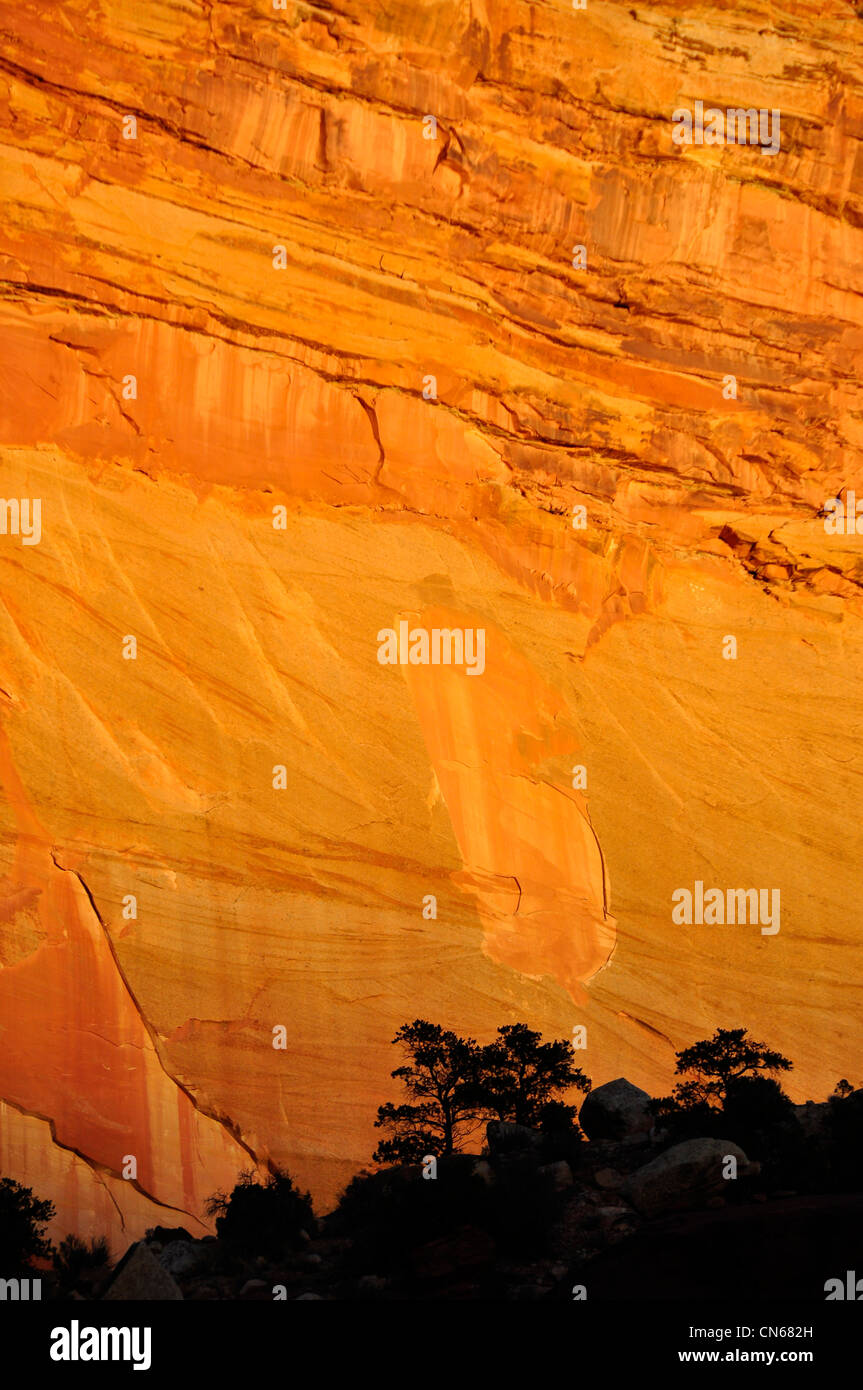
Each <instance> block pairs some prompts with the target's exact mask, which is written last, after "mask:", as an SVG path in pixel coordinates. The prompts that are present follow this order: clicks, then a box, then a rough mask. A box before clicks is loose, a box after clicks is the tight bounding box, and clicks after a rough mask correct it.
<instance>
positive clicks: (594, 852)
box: [0, 0, 863, 1249]
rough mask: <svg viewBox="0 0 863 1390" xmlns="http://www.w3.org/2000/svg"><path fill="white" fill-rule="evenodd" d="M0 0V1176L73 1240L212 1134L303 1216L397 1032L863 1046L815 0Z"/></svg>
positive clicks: (599, 1046)
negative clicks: (447, 643) (444, 654)
mask: <svg viewBox="0 0 863 1390" xmlns="http://www.w3.org/2000/svg"><path fill="white" fill-rule="evenodd" d="M0 18H2V24H0V125H2V130H0V187H2V191H3V207H4V216H3V219H2V223H0V392H2V400H0V451H2V459H1V460H0V462H2V474H0V476H2V488H0V492H2V495H3V498H5V499H9V498H39V499H41V505H42V536H41V540H40V542H39V544H38V545H29V546H28V545H23V544H22V543H21V538H20V537H19V536H15V535H13V534H5V535H0V719H2V730H3V737H2V743H0V784H2V798H0V967H2V968H0V1172H3V1173H4V1174H5V1173H8V1174H10V1175H11V1176H14V1177H18V1178H20V1179H22V1180H26V1181H27V1182H28V1183H30V1184H31V1185H32V1186H34V1188H35V1189H36V1190H37V1191H38V1192H39V1194H40V1195H43V1196H50V1197H51V1198H52V1199H53V1200H54V1201H55V1203H56V1205H57V1208H58V1217H57V1220H56V1222H55V1227H54V1229H55V1233H56V1234H59V1235H62V1234H64V1233H65V1232H66V1231H67V1230H70V1229H77V1230H81V1231H83V1232H84V1233H86V1234H91V1233H96V1234H98V1233H101V1232H103V1231H104V1232H106V1233H108V1234H109V1235H110V1237H111V1239H112V1242H113V1243H114V1246H115V1249H117V1248H118V1247H119V1248H122V1246H123V1244H124V1243H125V1241H126V1240H127V1239H128V1238H132V1237H134V1236H137V1235H138V1234H140V1233H141V1232H142V1231H143V1229H144V1228H145V1227H146V1226H148V1225H152V1224H155V1223H156V1222H158V1221H161V1222H162V1223H163V1224H173V1223H174V1222H175V1221H182V1222H184V1223H185V1224H186V1225H190V1223H191V1224H192V1225H194V1224H195V1223H196V1222H197V1223H200V1222H202V1221H203V1222H204V1223H205V1222H206V1218H205V1216H204V1211H203V1203H204V1200H205V1198H206V1197H207V1196H208V1195H209V1194H210V1193H211V1192H212V1191H213V1190H214V1189H215V1188H218V1187H224V1186H225V1185H230V1184H231V1183H232V1181H233V1179H234V1176H235V1175H236V1173H237V1172H238V1171H239V1170H240V1169H241V1168H243V1167H249V1166H252V1165H253V1163H254V1162H258V1163H259V1164H261V1165H264V1164H265V1163H266V1162H267V1161H268V1160H270V1161H278V1162H286V1163H287V1164H288V1165H289V1167H290V1168H291V1171H292V1172H293V1173H294V1174H295V1175H296V1176H297V1177H298V1178H299V1179H300V1180H301V1182H302V1183H304V1184H305V1185H308V1186H310V1187H311V1188H312V1190H313V1193H314V1195H315V1198H316V1200H317V1202H318V1206H319V1208H322V1209H323V1208H326V1206H327V1205H328V1203H330V1202H331V1201H332V1199H333V1198H334V1196H335V1194H336V1193H337V1191H338V1190H339V1188H340V1186H341V1185H343V1183H344V1182H345V1180H346V1179H347V1177H348V1176H350V1174H351V1173H352V1172H354V1171H356V1170H357V1169H358V1168H359V1167H360V1166H361V1165H362V1164H364V1163H366V1162H367V1161H368V1157H369V1154H370V1152H371V1149H372V1148H373V1147H374V1144H375V1142H376V1139H377V1137H378V1136H377V1134H376V1131H375V1130H374V1128H373V1120H374V1115H375V1109H376V1106H377V1105H378V1104H379V1103H381V1102H382V1101H383V1100H384V1099H387V1098H391V1097H394V1090H393V1086H394V1083H392V1082H390V1080H389V1072H390V1070H391V1068H392V1067H393V1066H394V1065H396V1064H397V1059H396V1057H395V1054H394V1051H393V1049H392V1048H391V1046H390V1039H391V1037H392V1035H393V1033H394V1031H395V1029H396V1028H397V1027H398V1026H399V1025H400V1024H401V1023H403V1022H404V1021H406V1020H407V1019H411V1018H414V1017H417V1016H421V1017H427V1018H431V1019H434V1020H436V1021H440V1022H442V1023H444V1024H445V1025H446V1026H448V1027H453V1028H456V1029H458V1030H460V1031H463V1032H465V1033H469V1034H472V1035H474V1036H476V1037H479V1038H481V1039H483V1040H485V1039H487V1038H488V1037H490V1036H491V1034H492V1033H493V1031H494V1029H495V1028H496V1027H497V1026H498V1025H499V1024H501V1023H504V1022H507V1021H514V1020H517V1019H525V1020H527V1021H528V1022H530V1023H531V1024H532V1025H533V1026H535V1027H539V1028H541V1029H542V1030H543V1031H544V1032H545V1033H546V1034H547V1035H558V1036H560V1035H568V1034H569V1033H570V1032H571V1030H572V1028H573V1026H574V1025H575V1024H585V1025H586V1026H587V1029H588V1048H587V1051H586V1053H585V1054H584V1056H583V1058H582V1057H580V1058H579V1060H580V1061H582V1062H583V1065H584V1067H585V1069H586V1070H587V1071H588V1073H589V1074H590V1075H592V1077H593V1078H594V1081H595V1082H600V1081H603V1080H608V1079H610V1078H611V1077H614V1076H617V1075H619V1074H621V1073H625V1074H626V1075H627V1076H628V1077H630V1079H631V1080H633V1081H634V1082H636V1083H638V1084H640V1085H643V1086H645V1087H647V1088H650V1089H654V1090H657V1091H666V1090H667V1089H668V1088H669V1086H670V1084H671V1079H672V1070H673V1061H674V1050H675V1049H676V1048H679V1047H681V1046H684V1045H686V1044H687V1043H689V1042H691V1041H693V1040H694V1039H695V1038H697V1037H701V1036H704V1035H706V1034H709V1033H710V1032H712V1031H713V1029H714V1028H715V1027H716V1026H718V1025H721V1026H747V1027H749V1028H750V1029H751V1030H752V1032H753V1033H754V1034H755V1035H756V1036H757V1037H763V1038H764V1039H765V1040H767V1041H769V1042H770V1043H771V1045H773V1046H776V1047H779V1048H780V1049H781V1050H783V1051H784V1052H786V1053H787V1054H788V1055H789V1056H791V1057H792V1058H793V1060H794V1062H795V1071H794V1072H793V1073H792V1075H791V1078H790V1080H789V1083H788V1089H789V1090H790V1092H791V1093H792V1094H793V1095H794V1096H795V1098H803V1097H810V1096H812V1097H815V1098H822V1097H823V1096H824V1095H825V1094H826V1093H828V1092H829V1091H830V1090H831V1089H832V1086H833V1085H834V1084H835V1082H836V1080H837V1079H838V1078H839V1076H841V1075H844V1074H849V1076H850V1079H852V1080H853V1081H860V1080H861V1079H863V1078H861V1077H860V1076H858V1074H857V1073H856V1072H855V1071H854V1065H855V1058H857V1057H859V1055H860V1044H861V1040H863V1037H861V1035H863V1022H861V1011H860V984H861V979H863V939H861V914H860V907H859V904H860V901H861V897H863V868H861V865H863V833H861V829H860V815H859V812H860V806H861V768H863V761H861V760H863V732H861V731H863V697H861V687H860V674H861V657H863V628H861V621H860V620H861V615H863V536H856V535H830V534H827V532H826V531H825V527H824V523H823V518H822V517H820V516H819V511H820V510H821V509H822V508H823V506H824V503H825V500H826V499H828V498H830V497H833V496H834V495H836V493H837V492H838V491H839V490H840V489H843V488H846V489H852V490H853V489H855V488H856V489H857V491H858V493H859V495H860V496H861V498H863V469H861V461H863V387H861V384H860V376H861V372H860V369H861V363H863V311H861V303H863V301H862V300H861V270H860V267H861V265H863V154H861V137H863V45H861V39H863V19H861V18H859V17H858V16H857V15H856V7H855V6H854V5H852V4H849V3H846V0H817V3H816V0H811V3H810V0H800V3H796V4H794V5H793V6H790V5H787V6H786V5H770V6H764V5H761V4H757V3H754V0H740V3H735V4H723V3H713V4H710V5H696V6H682V5H678V4H663V3H658V4H651V5H650V6H649V7H648V6H645V5H642V4H636V5H635V6H631V5H629V4H618V3H601V0H588V3H587V7H586V9H585V10H584V11H574V10H573V9H572V8H571V6H570V5H568V4H567V3H566V0H556V3H542V4H538V3H534V4H530V3H521V0H499V3H496V4H494V5H488V6H486V5H484V4H483V3H482V0H464V2H463V3H462V2H461V0H460V2H459V3H456V2H455V0H436V3H416V0H412V3H410V4H408V3H405V2H404V0H385V3H383V4H374V5H372V4H368V3H364V2H363V0H344V3H343V2H342V0H338V3H337V4H334V5H332V6H330V5H326V6H324V5H317V4H311V3H309V4H306V3H294V2H293V0H288V3H287V7H286V9H285V10H275V9H274V8H273V6H272V3H271V0H253V2H251V0H250V2H249V3H234V0H203V2H202V3H201V4H200V5H198V4H195V5H184V4H180V3H175V2H172V0H165V3H156V0H141V3H137V4H134V5H130V4H127V3H120V0H99V3H96V4H94V3H92V0H64V3H63V4H62V5H57V4H55V3H51V4H48V3H44V4H43V3H37V0H22V2H21V3H18V4H15V5H12V4H11V3H3V4H0ZM699 99H700V100H704V102H705V104H711V103H712V104H714V105H717V106H721V107H723V108H724V107H728V106H740V107H759V108H760V107H764V108H768V109H774V108H775V109H779V110H780V111H781V117H782V126H781V129H782V145H781V149H780V152H779V153H778V154H777V155H776V156H775V157H770V156H764V155H762V154H761V152H760V151H759V150H758V149H757V148H749V147H722V146H720V147H714V146H711V147H708V146H691V147H688V148H686V147H680V146H677V145H675V144H674V142H673V141H672V138H671V130H672V126H671V113H672V111H673V110H674V109H675V108H677V107H680V106H686V107H691V106H692V105H693V103H694V102H695V101H696V100H699ZM427 115H434V116H435V118H436V121H437V133H436V136H435V138H434V139H426V138H424V124H423V117H424V116H427ZM129 116H134V117H135V120H136V124H137V130H136V138H135V139H125V138H124V134H123V132H124V122H125V124H126V127H127V129H128V122H127V121H126V119H125V118H128V117H129ZM579 244H581V245H584V247H585V249H586V254H587V267H586V269H583V270H578V269H575V268H573V264H572V261H573V248H574V247H575V246H576V245H579ZM275 248H283V251H282V252H281V253H279V252H276V249H275ZM280 259H282V260H283V261H284V268H283V269H277V268H275V264H274V261H275V262H278V261H279V260H280ZM729 375H733V376H734V377H735V378H736V380H737V396H736V399H726V398H725V395H724V394H723V383H724V380H725V378H726V377H728V376H729ZM129 376H134V377H135V378H136V383H137V391H136V394H134V395H130V388H129V385H128V381H127V378H128V377H129ZM430 377H433V378H435V382H434V385H435V386H436V398H435V395H434V393H433V392H432V390H431V385H430V383H429V380H428V378H430ZM124 383H125V384H124ZM424 390H425V395H424ZM429 397H430V398H429ZM280 507H281V508H284V509H285V510H284V512H283V513H281V514H279V515H278V517H277V518H274V508H280ZM574 507H584V508H585V509H586V511H585V517H586V527H585V529H574V527H573V525H572V520H573V518H574V514H573V508H574ZM274 519H278V520H283V521H284V525H283V526H282V527H277V526H275V525H274ZM403 618H406V619H408V620H409V621H410V622H411V623H414V624H416V623H424V624H426V625H428V626H433V625H439V626H447V627H482V628H484V629H485V631H486V633H487V653H486V669H485V672H484V673H483V674H482V676H477V677H473V678H471V677H469V676H467V674H466V673H465V672H464V671H463V670H457V669H446V668H443V667H412V666H405V667H402V666H398V665H397V666H382V665H380V664H379V662H378V660H377V645H378V643H377V635H378V633H379V632H380V631H381V630H383V629H386V628H389V627H393V626H397V625H398V622H399V621H400V620H401V619H403ZM728 635H733V636H735V637H736V639H737V644H738V655H737V659H736V660H724V659H723V656H722V651H723V642H724V639H725V638H726V637H727V636H728ZM128 636H135V638H136V640H137V659H136V660H134V661H131V660H124V659H123V649H124V640H125V639H126V638H127V637H128ZM278 765H283V766H284V767H285V769H286V786H285V787H284V788H283V789H276V788H274V786H273V769H274V767H276V766H278ZM576 765H582V766H584V767H585V769H586V773H587V787H586V789H584V790H581V789H574V788H573V777H572V771H573V767H574V766H576ZM696 879H703V880H704V881H705V882H707V883H709V884H718V885H721V886H723V887H724V886H728V887H732V886H734V887H736V886H741V887H743V886H745V887H750V886H768V887H774V888H776V887H778V888H779V889H780V890H781V895H782V926H781V930H780V932H779V933H778V934H777V935H775V936H772V937H767V936H762V935H761V933H760V931H759V929H758V927H757V926H733V927H722V928H719V927H717V928H707V927H696V926H693V927H681V926H675V925H674V924H673V923H672V920H671V894H672V892H673V891H674V889H676V888H678V887H687V886H688V887H690V888H691V887H692V885H693V883H694V881H695V880H696ZM130 894H131V895H134V896H135V897H136V899H137V917H135V918H134V919H132V918H129V917H128V916H125V917H124V915H123V908H124V899H126V898H127V897H128V895H130ZM430 894H433V895H434V896H435V897H436V898H437V917H436V919H429V918H427V917H424V916H423V912H422V904H423V900H424V898H425V897H427V895H430ZM280 1024H281V1025H283V1026H284V1027H285V1028H286V1029H287V1048H286V1050H284V1051H281V1050H276V1049H274V1048H273V1046H272V1036H273V1028H274V1027H276V1026H277V1025H280ZM399 1060H400V1059H399ZM130 1154H131V1155H134V1156H135V1157H136V1160H137V1178H136V1179H135V1180H134V1181H130V1180H128V1179H124V1177H123V1167H124V1163H125V1161H126V1156H127V1155H130ZM195 1228H196V1229H198V1228H199V1227H198V1226H196V1227H195Z"/></svg>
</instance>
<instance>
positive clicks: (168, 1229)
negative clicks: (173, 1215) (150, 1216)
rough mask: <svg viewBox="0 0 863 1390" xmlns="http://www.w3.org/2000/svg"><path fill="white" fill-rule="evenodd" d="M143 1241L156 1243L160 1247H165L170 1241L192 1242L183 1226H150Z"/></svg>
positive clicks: (190, 1236) (191, 1237)
mask: <svg viewBox="0 0 863 1390" xmlns="http://www.w3.org/2000/svg"><path fill="white" fill-rule="evenodd" d="M145 1239H146V1240H148V1241H158V1243H159V1244H160V1245H167V1244H168V1243H169V1242H170V1241H172V1240H193V1239H194V1237H193V1236H192V1235H190V1234H189V1232H188V1231H187V1230H186V1228H185V1226H151V1227H150V1228H149V1230H148V1231H147V1234H146V1236H145Z"/></svg>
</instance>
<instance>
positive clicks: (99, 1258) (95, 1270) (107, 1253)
mask: <svg viewBox="0 0 863 1390" xmlns="http://www.w3.org/2000/svg"><path fill="white" fill-rule="evenodd" d="M110 1262H111V1249H110V1246H109V1245H108V1241H107V1239H106V1238H105V1236H95V1237H92V1238H91V1239H90V1240H89V1241H84V1240H81V1238H80V1237H79V1236H74V1235H68V1236H66V1238H65V1240H61V1242H60V1245H59V1246H58V1248H57V1249H56V1250H55V1251H54V1270H55V1272H56V1275H57V1282H58V1284H59V1286H60V1288H61V1289H62V1290H63V1291H64V1292H69V1291H70V1290H72V1289H74V1288H77V1286H78V1285H79V1283H81V1281H82V1280H86V1281H88V1282H89V1281H90V1279H91V1278H92V1276H94V1275H96V1276H97V1275H98V1274H99V1273H100V1272H102V1271H104V1272H106V1273H107V1268H108V1265H109V1264H110Z"/></svg>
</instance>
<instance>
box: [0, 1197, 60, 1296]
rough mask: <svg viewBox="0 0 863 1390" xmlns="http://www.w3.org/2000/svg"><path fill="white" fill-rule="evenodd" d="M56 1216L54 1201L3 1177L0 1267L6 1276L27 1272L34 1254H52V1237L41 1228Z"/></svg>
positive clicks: (4, 1276) (0, 1198)
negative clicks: (34, 1194) (35, 1194)
mask: <svg viewBox="0 0 863 1390" xmlns="http://www.w3.org/2000/svg"><path fill="white" fill-rule="evenodd" d="M53 1218H54V1205H53V1203H52V1202H43V1201H40V1199H39V1198H38V1197H34V1196H33V1189H32V1188H30V1187H22V1185H21V1183H18V1182H15V1180H14V1179H13V1178H0V1271H2V1276H3V1278H8V1277H14V1276H16V1275H20V1274H22V1273H26V1271H27V1269H28V1268H29V1264H30V1260H31V1259H33V1258H34V1257H35V1256H38V1255H42V1256H45V1257H49V1256H50V1255H51V1252H52V1250H53V1246H52V1245H51V1242H50V1240H48V1238H47V1237H46V1236H45V1235H44V1234H43V1232H42V1230H41V1229H40V1228H41V1227H42V1226H45V1225H46V1224H47V1223H48V1222H49V1221H51V1220H53Z"/></svg>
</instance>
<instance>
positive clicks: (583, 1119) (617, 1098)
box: [578, 1076, 653, 1140]
mask: <svg viewBox="0 0 863 1390" xmlns="http://www.w3.org/2000/svg"><path fill="white" fill-rule="evenodd" d="M649 1101H650V1096H649V1095H648V1094H647V1092H646V1091H642V1090H641V1088H640V1087H639V1086H633V1084H632V1082H631V1081H627V1080H626V1078H625V1077H624V1076H619V1077H618V1078H617V1080H616V1081H606V1082H605V1084H604V1085H603V1086H597V1087H595V1088H594V1090H592V1091H590V1092H589V1093H588V1095H587V1096H586V1097H585V1099H584V1102H583V1103H582V1107H581V1110H580V1111H579V1113H578V1123H579V1124H580V1125H581V1128H582V1129H583V1130H584V1132H585V1134H586V1135H587V1137H588V1139H617V1140H621V1139H643V1138H647V1136H648V1135H649V1133H650V1131H651V1129H652V1128H653V1116H652V1115H651V1114H650V1112H649V1110H648V1108H647V1106H648V1103H649Z"/></svg>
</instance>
